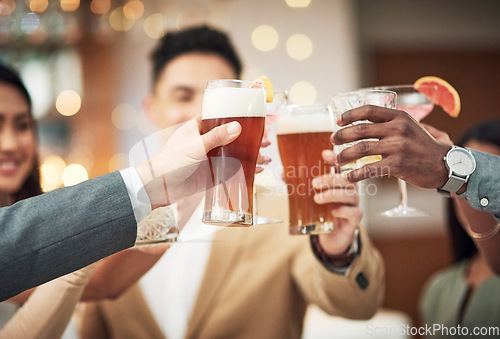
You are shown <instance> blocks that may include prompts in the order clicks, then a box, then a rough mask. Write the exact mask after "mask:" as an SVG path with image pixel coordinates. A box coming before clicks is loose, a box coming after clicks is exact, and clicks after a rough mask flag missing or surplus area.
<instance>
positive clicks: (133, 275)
mask: <svg viewBox="0 0 500 339" xmlns="http://www.w3.org/2000/svg"><path fill="white" fill-rule="evenodd" d="M165 250H166V247H158V249H156V250H154V251H151V253H144V252H142V251H140V250H139V249H137V248H131V249H127V250H124V251H122V252H119V253H116V254H114V255H111V256H109V257H107V258H105V259H103V260H101V261H100V262H99V263H97V265H96V269H95V271H94V273H93V274H92V277H91V278H90V281H89V282H88V284H87V286H85V290H84V291H83V294H82V297H81V300H82V301H92V300H101V299H115V298H117V297H119V296H120V295H122V294H123V293H124V292H125V291H127V290H128V289H129V288H130V287H131V286H132V285H133V284H134V283H135V282H137V281H138V280H139V279H140V278H141V277H142V276H143V275H144V274H145V273H146V272H147V271H148V270H149V269H150V268H151V267H153V265H154V264H155V263H156V262H157V261H158V260H159V259H160V258H161V256H162V255H163V253H164V252H165Z"/></svg>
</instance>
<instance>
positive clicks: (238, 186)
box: [202, 79, 266, 226]
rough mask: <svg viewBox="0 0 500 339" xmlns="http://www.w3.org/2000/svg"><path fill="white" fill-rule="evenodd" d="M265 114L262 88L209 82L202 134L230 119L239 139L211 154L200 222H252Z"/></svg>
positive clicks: (229, 224)
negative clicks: (256, 170) (237, 127)
mask: <svg viewBox="0 0 500 339" xmlns="http://www.w3.org/2000/svg"><path fill="white" fill-rule="evenodd" d="M265 116H266V93H265V89H264V87H263V86H262V85H260V84H258V83H254V82H250V81H242V80H226V79H224V80H212V81H209V82H208V83H207V86H206V88H205V93H204V96H203V106H202V133H206V132H208V131H209V130H211V129H213V128H214V127H216V126H220V125H222V124H226V123H228V122H231V121H238V122H239V123H240V125H241V127H242V131H241V134H240V135H239V137H238V138H237V139H236V140H235V141H233V142H231V143H230V144H228V145H226V146H221V147H217V148H214V149H213V150H211V151H210V152H208V154H207V157H208V165H209V169H210V171H209V175H208V178H207V186H208V187H210V188H209V189H207V191H206V195H205V206H204V210H203V217H202V221H203V223H206V224H211V225H218V226H250V225H252V224H253V185H254V177H255V166H256V164H257V158H258V155H259V149H260V145H261V143H262V136H263V134H264V124H265Z"/></svg>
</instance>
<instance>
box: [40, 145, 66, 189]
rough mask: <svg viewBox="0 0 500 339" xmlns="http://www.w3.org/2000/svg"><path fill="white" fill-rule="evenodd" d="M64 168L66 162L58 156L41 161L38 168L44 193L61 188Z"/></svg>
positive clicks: (51, 156) (50, 156)
mask: <svg viewBox="0 0 500 339" xmlns="http://www.w3.org/2000/svg"><path fill="white" fill-rule="evenodd" d="M65 168H66V162H65V161H64V159H63V158H61V157H60V156H58V155H55V154H53V155H49V156H47V157H45V158H44V159H43V162H42V165H41V166H40V181H41V184H42V190H43V191H44V192H50V191H52V190H55V189H56V188H59V187H60V186H61V184H62V174H63V171H64V169H65Z"/></svg>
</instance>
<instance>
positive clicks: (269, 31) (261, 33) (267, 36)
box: [252, 25, 278, 52]
mask: <svg viewBox="0 0 500 339" xmlns="http://www.w3.org/2000/svg"><path fill="white" fill-rule="evenodd" d="M252 43H253V45H254V46H255V48H257V49H258V50H259V51H263V52H267V51H270V50H272V49H274V48H275V47H276V45H278V32H277V31H276V29H275V28H274V27H272V26H268V25H261V26H259V27H257V28H255V29H254V30H253V32H252Z"/></svg>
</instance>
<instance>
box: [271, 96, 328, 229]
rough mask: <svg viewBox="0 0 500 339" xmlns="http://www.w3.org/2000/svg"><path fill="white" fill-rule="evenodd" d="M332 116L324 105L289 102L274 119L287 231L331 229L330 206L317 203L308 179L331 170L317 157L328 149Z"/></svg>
mask: <svg viewBox="0 0 500 339" xmlns="http://www.w3.org/2000/svg"><path fill="white" fill-rule="evenodd" d="M332 132H333V121H332V116H331V115H330V111H329V109H328V106H327V105H324V104H313V105H290V106H289V107H288V110H287V112H285V113H284V114H281V115H280V116H279V118H278V119H277V120H276V136H277V139H278V149H279V153H280V158H281V162H282V164H283V180H284V181H285V184H286V189H287V193H288V204H289V217H290V228H289V233H290V234H322V233H330V232H332V231H333V229H334V224H333V215H332V213H331V209H332V205H336V204H334V203H330V204H322V205H320V204H317V203H316V202H314V195H315V194H316V193H317V192H319V190H316V189H314V188H313V186H312V180H313V179H314V178H315V177H317V176H320V175H324V174H328V173H331V171H332V168H331V166H330V165H329V164H327V163H326V162H325V161H324V160H323V158H322V157H321V153H322V151H323V150H324V149H331V148H332V144H331V142H330V136H331V135H332Z"/></svg>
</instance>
